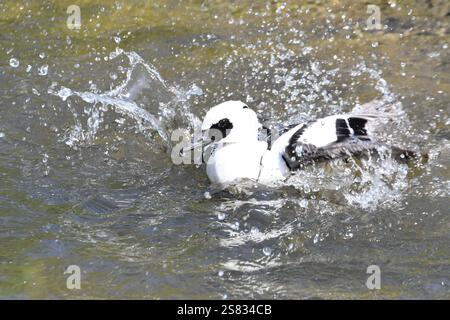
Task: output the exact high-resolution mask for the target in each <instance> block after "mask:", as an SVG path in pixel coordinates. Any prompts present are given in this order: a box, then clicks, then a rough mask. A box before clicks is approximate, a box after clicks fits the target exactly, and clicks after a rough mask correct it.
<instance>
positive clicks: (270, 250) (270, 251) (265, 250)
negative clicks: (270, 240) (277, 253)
mask: <svg viewBox="0 0 450 320" xmlns="http://www.w3.org/2000/svg"><path fill="white" fill-rule="evenodd" d="M263 253H264V255H265V256H267V257H268V256H270V255H271V254H272V249H270V248H269V247H265V248H264V249H263Z"/></svg>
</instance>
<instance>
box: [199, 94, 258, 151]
mask: <svg viewBox="0 0 450 320" xmlns="http://www.w3.org/2000/svg"><path fill="white" fill-rule="evenodd" d="M260 127H261V124H260V123H259V121H258V117H257V116H256V113H255V111H253V110H252V109H250V108H249V107H248V106H247V105H246V104H245V103H243V102H241V101H226V102H223V103H221V104H218V105H216V106H214V107H212V108H211V109H210V110H209V111H208V112H207V113H206V115H205V118H204V120H203V123H202V128H201V129H202V132H203V140H204V142H213V143H239V142H245V141H255V140H257V139H258V129H259V128H260ZM206 140H209V141H206Z"/></svg>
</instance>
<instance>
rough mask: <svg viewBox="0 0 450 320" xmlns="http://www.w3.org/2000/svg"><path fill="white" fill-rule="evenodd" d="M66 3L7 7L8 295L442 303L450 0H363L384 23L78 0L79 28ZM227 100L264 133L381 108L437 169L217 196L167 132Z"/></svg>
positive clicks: (328, 8)
mask: <svg viewBox="0 0 450 320" xmlns="http://www.w3.org/2000/svg"><path fill="white" fill-rule="evenodd" d="M71 4H73V3H72V1H12V0H2V1H1V2H0V30H1V33H0V238H1V239H0V297H1V298H27V299H30V298H31V299H39V298H44V299H47V298H77V299H78V298H81V299H87V298H99V299H105V298H135V299H142V298H145V299H179V298H194V299H197V298H215V299H232V298H245V299H246V298H279V299H282V298H289V299H299V298H325V299H332V298H344V299H349V298H356V299H365V298H369V299H380V298H381V299H382V298H396V299H405V298H439V299H448V298H450V290H449V285H450V260H449V259H450V250H449V247H450V246H449V244H450V241H449V240H450V232H449V231H450V219H449V214H448V213H449V209H448V208H449V205H450V202H449V189H450V182H449V178H450V171H449V155H450V143H449V138H450V130H449V124H450V118H449V102H450V99H449V93H450V55H449V49H448V46H449V42H450V21H449V20H450V18H449V17H450V16H449V13H450V11H449V8H448V6H447V4H446V2H445V1H442V2H439V1H435V2H433V5H430V4H429V2H428V1H398V2H394V1H390V2H385V1H373V4H376V5H378V6H379V7H380V10H381V22H382V25H383V29H382V30H367V27H366V26H367V24H366V20H367V18H368V16H369V13H367V6H366V5H365V4H362V3H361V4H355V3H354V2H353V1H333V2H331V4H330V2H329V1H308V2H306V3H303V4H301V3H299V2H297V1H285V2H282V1H257V2H253V1H232V2H228V3H224V2H222V1H193V0H192V1H191V0H189V1H162V0H157V1H149V2H145V3H144V2H140V1H94V0H83V1H78V5H79V6H80V10H81V28H80V30H71V29H69V28H68V27H67V24H66V20H67V17H68V14H67V13H66V10H67V7H68V6H69V5H71ZM228 99H239V100H242V101H245V102H246V103H248V104H249V105H250V106H251V107H252V108H253V109H255V110H257V112H258V114H259V116H260V118H261V120H262V121H264V122H265V123H266V124H267V125H277V124H279V123H286V124H289V123H297V122H301V121H307V120H311V119H314V118H317V117H320V116H324V115H328V114H335V113H340V112H350V111H351V110H353V109H354V108H355V106H357V105H359V104H362V103H365V102H368V101H371V100H372V99H379V100H382V101H384V102H385V105H386V106H387V107H386V108H387V109H389V108H393V109H394V110H395V111H396V112H401V117H399V118H398V119H397V121H396V122H395V123H391V124H389V126H387V127H385V129H384V130H382V132H380V136H381V138H380V139H382V140H383V141H385V142H387V143H392V144H396V145H399V146H402V147H407V148H411V149H413V150H418V151H419V152H422V153H427V154H428V155H429V160H428V162H426V163H414V164H410V165H407V164H400V163H397V162H395V161H392V160H390V159H389V158H386V159H368V160H357V159H354V160H351V161H349V162H347V163H343V162H336V163H332V164H330V165H324V166H316V167H311V168H308V169H306V170H304V171H302V172H299V173H298V174H297V175H296V176H294V177H293V178H292V179H290V180H289V181H288V182H286V183H283V184H281V185H277V186H272V187H261V186H260V187H253V186H240V187H238V188H234V189H232V190H228V191H218V190H217V189H215V188H213V187H211V186H210V185H209V182H208V180H207V177H206V174H205V168H204V167H203V166H200V167H196V166H195V165H183V166H180V165H174V164H173V163H172V161H171V157H170V151H171V148H172V147H173V145H174V142H173V141H171V139H170V135H171V132H172V131H173V130H175V129H178V128H183V129H186V131H187V132H192V130H193V128H194V127H196V126H198V124H199V122H200V121H201V118H202V117H203V116H204V114H205V112H206V111H207V110H208V108H210V107H211V106H213V105H215V104H217V103H220V102H222V101H224V100H228ZM387 111H389V110H387ZM373 264H375V265H378V266H379V267H380V269H381V273H382V276H381V278H382V288H381V290H368V288H367V287H366V285H365V283H366V280H367V277H368V276H369V275H368V274H366V269H367V267H368V266H369V265H373ZM69 265H77V266H79V267H80V268H81V270H82V280H81V286H82V288H81V290H68V289H67V287H66V278H67V275H65V274H64V270H65V269H66V268H67V267H68V266H69Z"/></svg>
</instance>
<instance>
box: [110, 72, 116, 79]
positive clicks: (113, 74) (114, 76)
mask: <svg viewBox="0 0 450 320" xmlns="http://www.w3.org/2000/svg"><path fill="white" fill-rule="evenodd" d="M109 77H110V78H111V79H112V80H117V74H116V73H114V72H111V73H110V74H109Z"/></svg>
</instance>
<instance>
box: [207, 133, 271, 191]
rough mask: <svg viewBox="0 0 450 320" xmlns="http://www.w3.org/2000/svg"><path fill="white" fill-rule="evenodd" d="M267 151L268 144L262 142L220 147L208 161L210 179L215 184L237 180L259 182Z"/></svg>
mask: <svg viewBox="0 0 450 320" xmlns="http://www.w3.org/2000/svg"><path fill="white" fill-rule="evenodd" d="M266 150H267V144H266V143H265V142H262V141H258V142H251V143H245V142H243V143H230V144H225V145H223V146H220V147H219V148H218V149H217V150H216V151H215V152H214V153H213V154H212V155H211V157H210V158H209V159H208V162H207V165H206V173H207V175H208V178H209V179H210V180H211V182H213V183H228V182H232V181H234V180H237V179H252V180H257V179H258V176H259V172H260V164H261V157H262V155H263V154H264V152H265V151H266Z"/></svg>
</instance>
